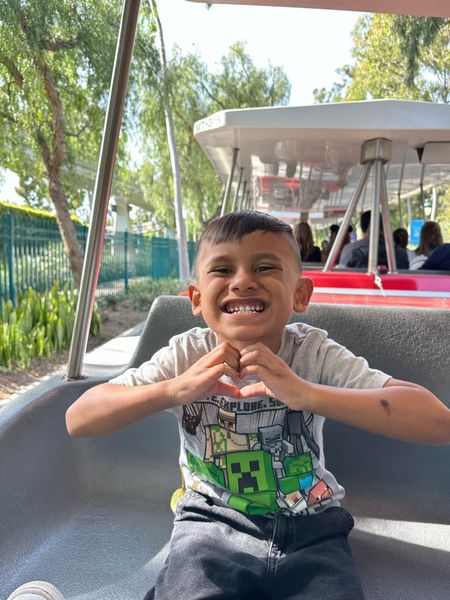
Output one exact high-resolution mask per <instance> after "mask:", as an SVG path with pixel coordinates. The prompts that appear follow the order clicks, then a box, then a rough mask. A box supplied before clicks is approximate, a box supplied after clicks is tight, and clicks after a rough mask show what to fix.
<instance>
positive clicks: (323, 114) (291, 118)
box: [194, 99, 450, 136]
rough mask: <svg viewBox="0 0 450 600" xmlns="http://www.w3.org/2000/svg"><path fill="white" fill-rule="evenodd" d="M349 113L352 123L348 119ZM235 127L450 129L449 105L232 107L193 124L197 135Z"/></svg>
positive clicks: (371, 103)
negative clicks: (346, 117)
mask: <svg viewBox="0 0 450 600" xmlns="http://www.w3.org/2000/svg"><path fill="white" fill-rule="evenodd" d="M346 115H348V117H349V119H350V122H346V121H345V116H346ZM230 127H231V128H233V127H246V128H252V127H257V128H263V129H264V128H268V129H274V128H279V129H284V128H289V129H292V128H300V129H317V128H325V129H327V130H330V129H336V130H338V129H343V128H345V129H348V128H352V129H359V128H361V129H372V128H373V129H393V130H399V129H415V128H417V127H420V128H432V129H434V128H438V129H443V130H447V129H448V130H450V105H448V104H443V103H442V104H437V103H432V102H418V101H412V100H396V99H386V100H367V101H357V102H338V103H330V104H312V105H305V106H275V107H258V108H242V109H229V110H222V111H220V112H217V113H213V114H212V115H209V116H208V117H206V118H204V119H201V120H199V121H197V122H196V123H195V124H194V135H195V136H201V135H202V134H203V133H207V132H209V131H214V130H215V131H217V130H221V129H227V128H230Z"/></svg>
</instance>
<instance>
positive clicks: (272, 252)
mask: <svg viewBox="0 0 450 600" xmlns="http://www.w3.org/2000/svg"><path fill="white" fill-rule="evenodd" d="M196 266H197V280H198V281H197V283H196V284H192V285H190V286H189V297H190V299H191V303H192V310H193V313H194V315H196V316H203V318H204V319H205V321H206V323H207V324H208V326H209V327H211V329H212V330H213V331H215V332H216V333H217V334H218V336H219V339H220V341H221V342H229V343H231V344H232V345H233V346H235V347H236V348H237V349H239V350H241V349H242V348H244V347H245V346H248V345H249V344H251V343H254V342H262V343H263V344H265V345H266V346H268V347H269V348H270V349H271V350H272V351H273V352H278V350H279V347H280V344H281V337H282V335H283V328H284V326H285V325H286V323H287V322H288V321H289V319H290V317H291V314H292V310H295V311H296V312H303V311H304V310H305V309H306V307H307V306H308V303H309V299H310V297H311V293H312V287H313V286H312V282H311V280H310V279H307V278H302V277H301V274H300V269H299V266H298V263H297V259H296V257H295V253H294V250H293V248H292V245H291V242H290V241H289V239H288V237H287V236H286V235H285V234H283V233H273V232H268V231H254V232H253V233H249V234H247V235H244V236H243V237H242V239H241V240H230V241H227V242H223V243H221V244H217V245H212V244H211V243H209V242H207V241H205V242H204V243H203V244H202V246H201V248H200V254H199V256H198V257H197V263H196Z"/></svg>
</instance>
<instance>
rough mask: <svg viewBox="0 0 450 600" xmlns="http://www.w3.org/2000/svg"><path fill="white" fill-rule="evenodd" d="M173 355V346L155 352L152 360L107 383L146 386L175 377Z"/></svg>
mask: <svg viewBox="0 0 450 600" xmlns="http://www.w3.org/2000/svg"><path fill="white" fill-rule="evenodd" d="M175 364H176V361H175V353H174V347H173V346H166V347H164V348H161V349H160V350H158V352H156V353H155V354H154V355H153V356H152V358H151V359H150V360H148V361H146V362H144V363H142V365H140V367H137V368H132V369H128V370H127V371H125V372H124V373H122V374H121V375H118V376H117V377H114V378H113V379H111V380H110V382H109V383H115V384H117V385H127V386H134V385H147V384H149V383H157V382H158V381H165V380H167V379H172V378H173V377H175Z"/></svg>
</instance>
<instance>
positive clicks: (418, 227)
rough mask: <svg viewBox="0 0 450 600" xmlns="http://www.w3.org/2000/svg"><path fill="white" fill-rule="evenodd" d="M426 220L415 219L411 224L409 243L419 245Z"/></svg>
mask: <svg viewBox="0 0 450 600" xmlns="http://www.w3.org/2000/svg"><path fill="white" fill-rule="evenodd" d="M424 223H425V221H424V220H423V219H413V220H412V221H411V223H410V225H409V243H410V244H411V245H412V246H418V245H419V242H420V232H421V231H422V227H423V224H424Z"/></svg>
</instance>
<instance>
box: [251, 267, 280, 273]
mask: <svg viewBox="0 0 450 600" xmlns="http://www.w3.org/2000/svg"><path fill="white" fill-rule="evenodd" d="M275 268H276V267H275V266H274V265H258V266H257V267H256V269H255V271H256V272H257V273H261V272H262V271H270V270H272V269H275Z"/></svg>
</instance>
